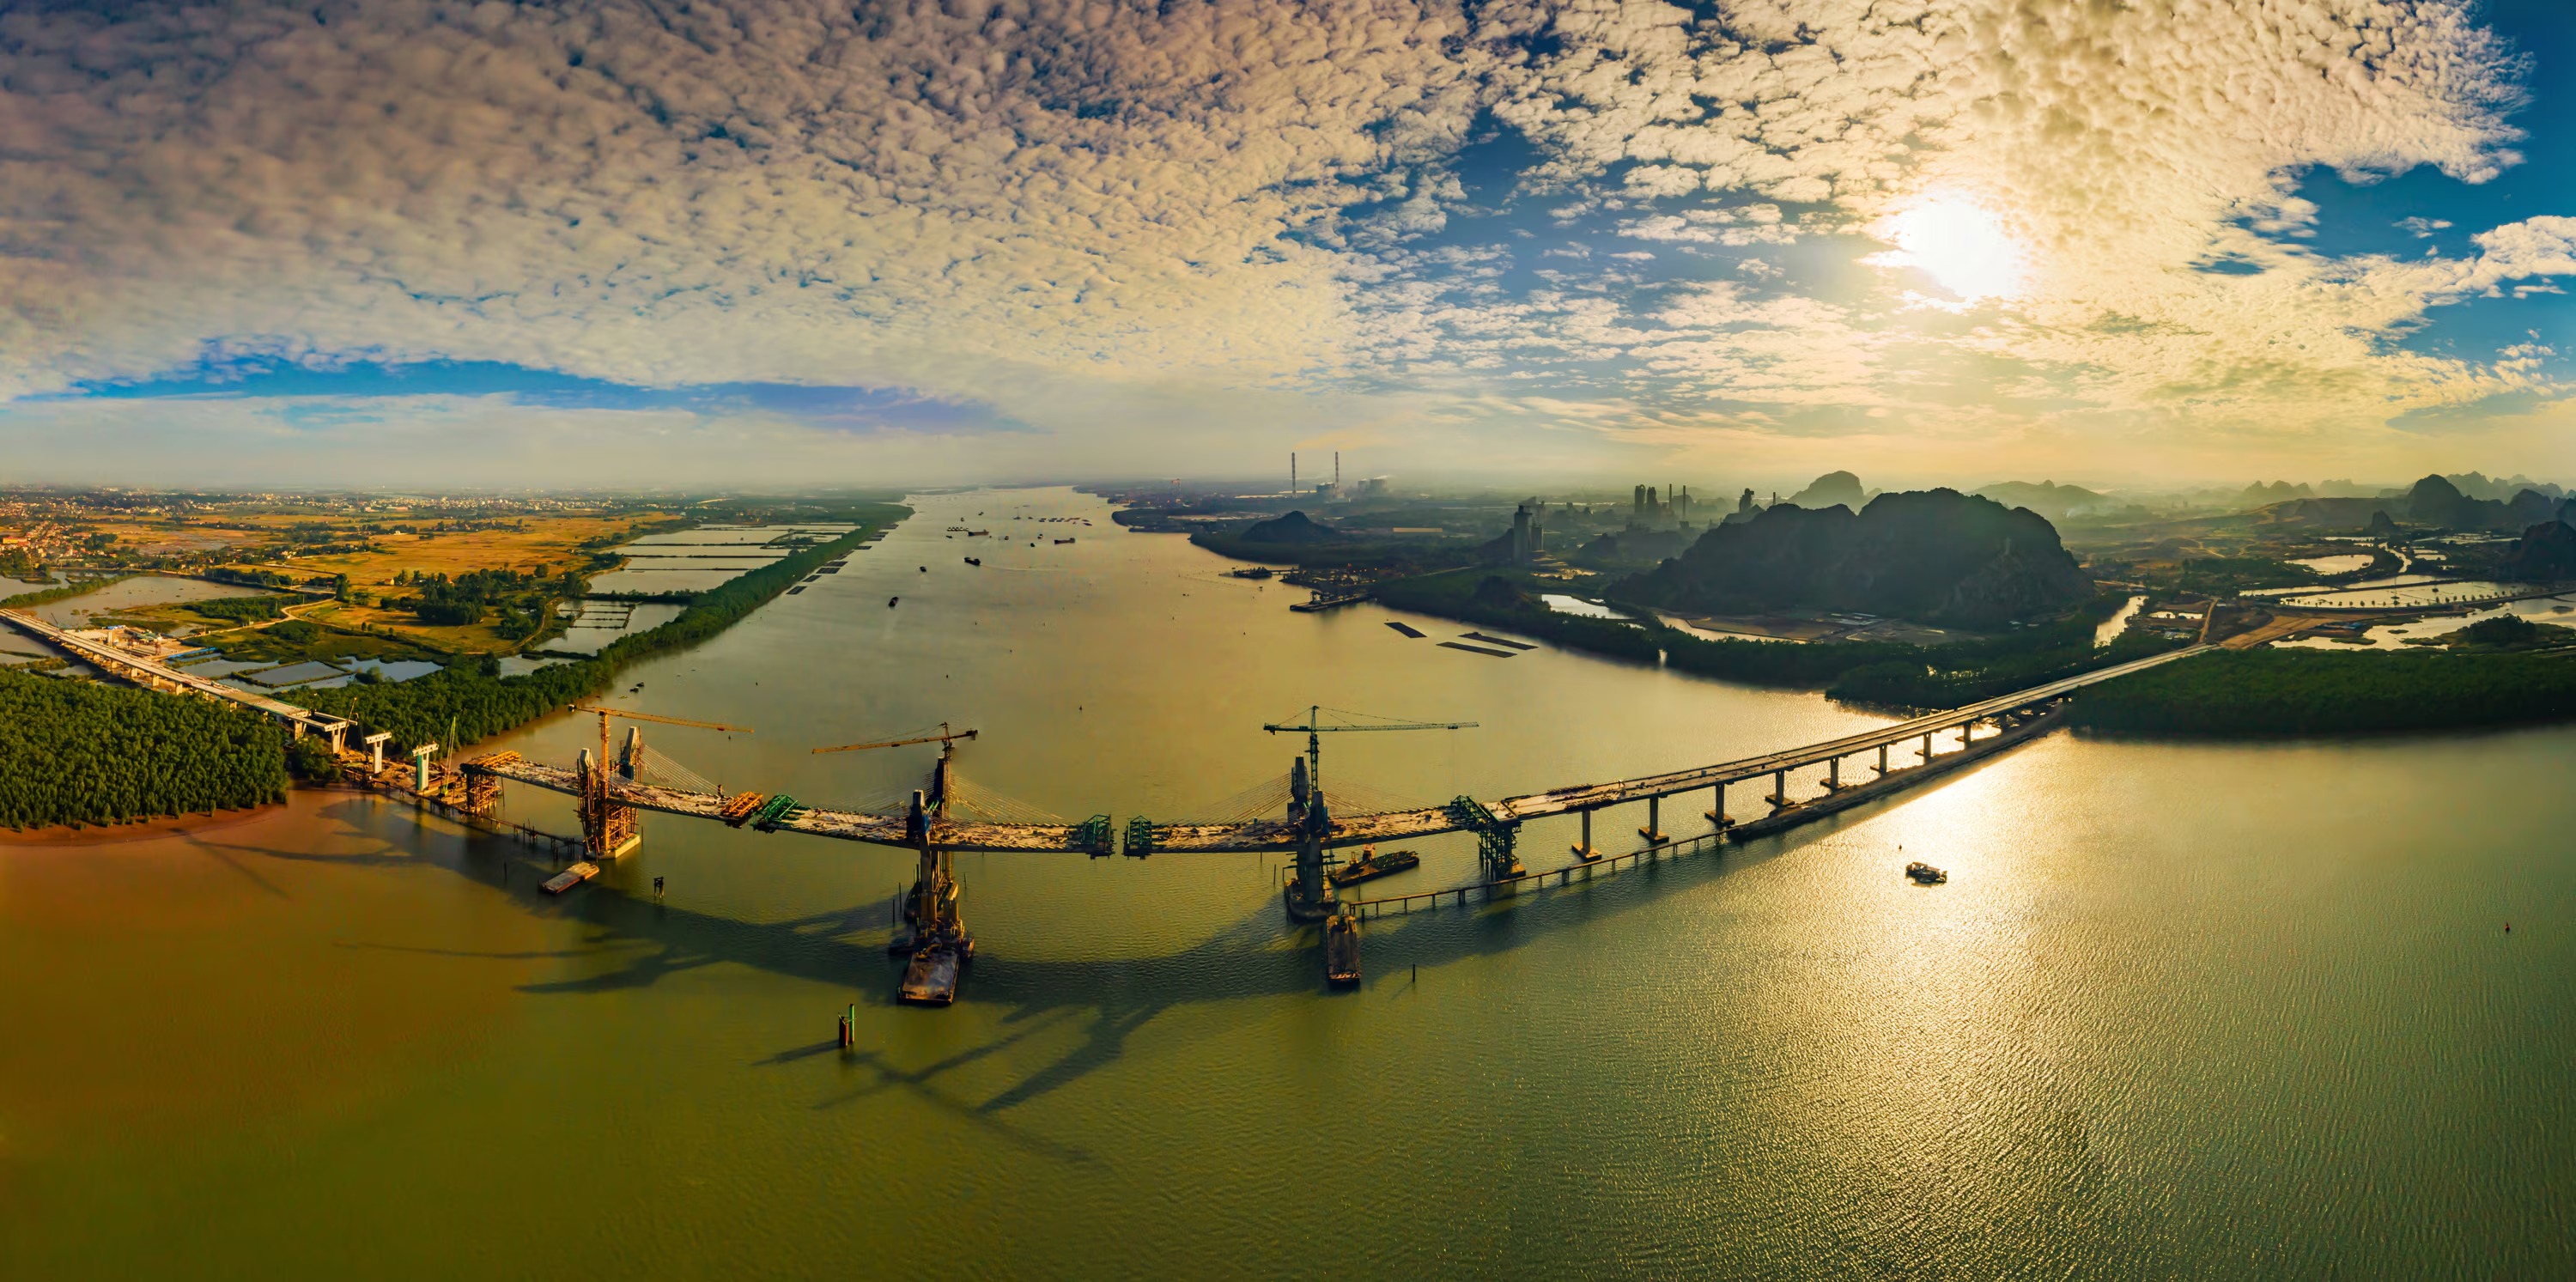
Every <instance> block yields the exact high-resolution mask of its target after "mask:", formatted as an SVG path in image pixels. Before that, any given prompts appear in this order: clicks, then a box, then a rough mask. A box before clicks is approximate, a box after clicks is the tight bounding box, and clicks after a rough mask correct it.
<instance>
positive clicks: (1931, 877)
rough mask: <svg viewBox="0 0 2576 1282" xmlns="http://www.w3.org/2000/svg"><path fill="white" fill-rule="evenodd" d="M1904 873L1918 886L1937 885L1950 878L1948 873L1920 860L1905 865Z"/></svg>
mask: <svg viewBox="0 0 2576 1282" xmlns="http://www.w3.org/2000/svg"><path fill="white" fill-rule="evenodd" d="M1905 875H1906V876H1908V877H1911V878H1913V879H1914V884H1916V885H1918V886H1938V885H1940V884H1942V883H1943V882H1946V881H1948V880H1950V874H1948V873H1946V872H1943V871H1941V870H1940V869H1938V868H1935V867H1933V866H1932V865H1930V864H1927V863H1920V862H1917V863H1910V864H1907V865H1905Z"/></svg>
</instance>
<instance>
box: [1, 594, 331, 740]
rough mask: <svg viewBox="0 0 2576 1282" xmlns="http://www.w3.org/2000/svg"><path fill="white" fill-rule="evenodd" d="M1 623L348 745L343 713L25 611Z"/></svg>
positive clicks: (99, 662) (123, 671)
mask: <svg viewBox="0 0 2576 1282" xmlns="http://www.w3.org/2000/svg"><path fill="white" fill-rule="evenodd" d="M0 621H5V622H7V623H8V624H9V625H10V626H12V627H15V628H17V629H18V630H19V631H21V632H24V633H26V634H27V635H29V636H32V637H35V638H36V639H38V640H40V641H43V642H45V643H46V644H48V645H51V646H53V647H55V648H56V649H59V650H61V651H63V652H64V653H66V654H69V655H71V656H72V657H73V658H76V659H79V660H80V661H82V662H83V663H87V664H89V665H90V666H91V667H94V668H97V669H98V670H99V671H101V672H105V673H107V674H108V675H110V676H114V677H118V678H121V679H123V680H126V681H130V682H133V683H134V684H136V685H139V686H143V687H145V688H147V689H153V690H162V691H167V692H169V693H173V694H194V695H202V696H204V697H205V698H208V699H219V700H221V701H223V702H225V703H230V704H236V705H239V706H241V707H244V708H249V709H250V710H252V711H254V712H259V713H263V714H265V715H267V716H271V717H275V718H277V719H278V720H279V721H283V722H285V723H287V724H288V725H291V726H293V727H294V728H295V732H296V733H297V734H299V735H301V734H303V733H304V732H305V731H307V730H310V731H312V732H314V733H316V734H320V735H323V736H325V737H327V738H329V739H330V741H331V747H332V749H333V750H334V751H337V750H339V749H340V748H341V747H342V746H343V744H342V742H341V741H342V738H343V736H345V735H346V734H347V733H348V730H349V723H348V722H346V721H343V720H341V719H340V718H338V717H333V716H326V715H324V714H322V713H319V712H315V711H313V710H311V709H309V708H299V707H297V706H295V705H294V704H291V703H287V702H284V701H282V700H278V699H272V698H269V697H268V696H267V695H264V694H254V693H252V692H250V691H248V690H243V689H239V688H237V687H234V686H228V685H225V684H224V683H223V682H221V681H216V680H213V679H211V678H208V677H201V676H197V675H195V674H193V673H189V672H183V671H181V670H179V669H177V668H173V667H171V666H169V665H168V664H165V663H162V662H161V661H159V660H157V659H151V658H146V657H144V656H142V655H139V654H136V653H134V652H132V651H130V650H125V649H121V648H119V647H117V646H113V645H109V644H107V643H105V642H102V641H94V640H91V639H90V638H88V637H83V636H78V635H75V634H74V633H72V632H70V631H68V630H66V629H63V628H58V627H55V626H54V625H53V624H50V623H47V622H45V621H44V620H42V619H39V618H37V617H36V616H34V615H32V614H28V613H26V612H24V611H21V610H0Z"/></svg>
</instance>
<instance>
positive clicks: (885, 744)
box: [814, 721, 975, 753]
mask: <svg viewBox="0 0 2576 1282" xmlns="http://www.w3.org/2000/svg"><path fill="white" fill-rule="evenodd" d="M974 737H975V732H974V731H973V730H959V731H955V732H951V731H950V730H949V729H948V723H947V722H945V721H942V722H940V723H939V733H937V734H925V735H915V736H913V737H912V738H909V739H879V740H877V741H876V742H874V743H845V744H842V745H840V746H838V747H833V748H816V749H815V750H814V751H816V752H818V753H823V752H865V751H867V750H868V749H870V748H901V747H905V746H907V745H910V744H916V743H936V744H941V745H954V744H955V743H956V742H957V741H958V740H960V739H972V738H974Z"/></svg>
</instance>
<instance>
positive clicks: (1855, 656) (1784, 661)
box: [1377, 570, 2179, 709]
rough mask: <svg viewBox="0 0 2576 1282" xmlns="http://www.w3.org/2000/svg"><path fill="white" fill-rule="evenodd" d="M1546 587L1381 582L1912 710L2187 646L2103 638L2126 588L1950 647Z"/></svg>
mask: <svg viewBox="0 0 2576 1282" xmlns="http://www.w3.org/2000/svg"><path fill="white" fill-rule="evenodd" d="M1534 586H1538V585H1534V584H1532V583H1529V582H1526V581H1522V580H1518V579H1515V578H1512V577H1509V576H1505V575H1499V574H1493V573H1490V572H1484V571H1477V570H1458V571H1451V572H1449V573H1446V574H1434V575H1426V576H1423V577H1421V578H1416V579H1403V580H1398V581H1396V582H1392V583H1386V584H1381V585H1379V587H1378V590H1377V596H1378V600H1379V601H1381V602H1383V603H1384V604H1386V605H1389V606H1393V607H1394V608H1396V609H1400V610H1413V611H1417V612H1419V613H1423V614H1436V615H1439V616H1441V617H1443V618H1451V619H1458V620H1461V621H1464V622H1468V623H1475V624H1481V625H1484V626H1488V627H1497V628H1508V629H1511V630H1513V631H1516V632H1520V633H1522V634H1524V635H1528V636H1535V637H1538V638H1541V639H1543V640H1547V641H1552V642H1554V643H1556V644H1558V645H1562V646H1564V647H1566V648H1568V649H1573V650H1582V651H1586V652H1588V653H1592V654H1601V655H1608V656H1611V657H1614V658H1623V659H1636V660H1640V661H1643V662H1647V663H1653V662H1656V661H1657V657H1658V656H1659V655H1660V656H1661V661H1662V662H1663V664H1664V665H1665V666H1666V667H1670V668H1677V669H1680V670H1681V671H1684V672H1691V673H1696V674H1698V675H1700V676H1707V677H1716V678H1718V679H1720V680H1725V681H1738V682H1743V683H1745V684H1747V685H1763V686H1777V687H1783V688H1787V689H1796V690H1821V691H1823V692H1824V693H1825V695H1826V697H1828V698H1831V699H1834V700H1837V701H1840V702H1845V703H1856V704H1865V705H1870V706H1875V707H1887V708H1901V709H1934V708H1955V707H1958V706H1960V705H1962V704H1968V703H1974V702H1977V701H1978V700H1980V699H1988V698H1992V697H1994V696H1996V695H2000V694H2008V693H2011V692H2012V691H2014V690H2019V689H2024V688H2026V687H2029V686H2034V685H2038V684H2041V683H2043V682H2047V681H2055V680H2057V679H2059V678H2062V677H2069V676H2073V675H2075V674H2076V673H2079V672H2084V671H2088V670H2090V669H2093V668H2098V667H2104V666H2107V665H2109V664H2114V663H2125V662H2127V661H2129V660H2131V659H2139V658H2144V657H2146V656H2147V655H2150V654H2155V653H2157V652H2159V651H2162V650H2166V649H2170V648H2172V647H2173V646H2174V645H2176V644H2179V643H2178V642H2173V641H2169V640H2166V639H2164V638H2161V637H2155V636H2150V635H2147V634H2143V633H2133V634H2124V635H2123V636H2122V637H2121V638H2120V639H2119V640H2118V641H2116V642H2114V643H2112V644H2111V645H2109V646H2103V647H2097V646H2095V645H2094V644H2093V637H2094V633H2095V631H2096V630H2097V629H2098V628H2099V627H2100V626H2101V625H2102V623H2103V622H2105V621H2106V620H2108V619H2109V618H2110V617H2111V616H2112V615H2113V614H2116V613H2118V612H2119V610H2120V608H2121V606H2122V605H2123V604H2125V602H2124V601H2123V600H2122V599H2120V598H2118V597H2098V598H2096V599H2094V600H2091V601H2087V602H2085V603H2084V604H2083V605H2081V606H2079V607H2077V608H2076V609H2074V610H2073V611H2070V612H2069V613H2067V614H2066V615H2064V616H2062V617H2060V618H2057V619H2053V620H2049V621H2047V622H2044V623H2037V624H2033V625H2031V626H2028V627H2023V628H2016V629H2014V630H2012V631H2009V632H2004V633H1999V634H1997V635H1994V636H1990V637H1981V638H1978V639H1975V640H1969V641H1958V642H1953V643H1950V644H1946V645H1909V644H1903V643H1899V642H1888V641H1838V642H1826V643H1819V644H1813V645H1804V644H1798V643H1794V642H1784V641H1733V640H1713V639H1710V638H1706V637H1697V636H1692V635H1691V634H1689V633H1687V632H1684V631H1682V630H1680V629H1678V628H1673V627H1669V626H1666V625H1665V624H1663V623H1662V622H1661V621H1659V620H1656V619H1655V618H1654V617H1653V616H1652V614H1651V613H1649V612H1647V611H1645V610H1642V609H1640V610H1637V611H1636V614H1637V618H1636V620H1634V621H1632V622H1622V621H1619V620H1615V619H1599V618H1590V617H1586V616H1582V615H1574V614H1564V613H1560V612H1558V611H1555V610H1551V609H1549V608H1547V606H1546V604H1545V603H1544V602H1542V601H1540V600H1539V599H1538V598H1537V596H1536V595H1534V593H1533V591H1532V589H1533V587H1534ZM1614 604H1615V603H1614Z"/></svg>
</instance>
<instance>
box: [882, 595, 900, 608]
mask: <svg viewBox="0 0 2576 1282" xmlns="http://www.w3.org/2000/svg"><path fill="white" fill-rule="evenodd" d="M902 599H903V598H902V597H899V596H890V597H887V598H886V608H887V609H889V610H891V609H893V608H894V603H895V602H897V601H900V600H902Z"/></svg>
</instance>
